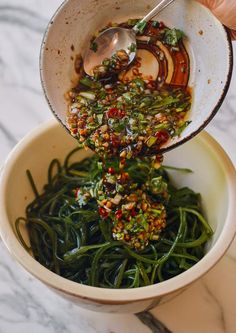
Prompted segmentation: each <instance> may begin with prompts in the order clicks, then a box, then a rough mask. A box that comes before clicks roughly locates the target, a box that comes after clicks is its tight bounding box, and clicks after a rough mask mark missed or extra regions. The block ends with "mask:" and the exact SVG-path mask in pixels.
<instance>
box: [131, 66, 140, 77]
mask: <svg viewBox="0 0 236 333" xmlns="http://www.w3.org/2000/svg"><path fill="white" fill-rule="evenodd" d="M132 73H133V74H134V75H135V76H137V75H139V74H140V73H139V70H138V68H136V67H134V68H133V69H132Z"/></svg>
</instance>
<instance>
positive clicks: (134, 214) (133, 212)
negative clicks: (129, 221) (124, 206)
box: [130, 208, 137, 217]
mask: <svg viewBox="0 0 236 333" xmlns="http://www.w3.org/2000/svg"><path fill="white" fill-rule="evenodd" d="M130 215H131V216H132V217H134V216H136V215H137V213H136V211H135V210H134V208H133V209H132V210H131V212H130Z"/></svg>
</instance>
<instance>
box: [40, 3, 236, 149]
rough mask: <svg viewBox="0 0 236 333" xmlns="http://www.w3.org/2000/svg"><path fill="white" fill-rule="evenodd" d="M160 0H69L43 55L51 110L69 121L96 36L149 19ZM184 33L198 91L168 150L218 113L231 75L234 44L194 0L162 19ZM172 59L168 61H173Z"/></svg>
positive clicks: (160, 17)
mask: <svg viewBox="0 0 236 333" xmlns="http://www.w3.org/2000/svg"><path fill="white" fill-rule="evenodd" d="M156 3H157V0H146V1H144V0H135V1H131V0H128V1H127V0H117V1H114V0H113V1H111V0H99V1H98V0H80V1H78V0H67V1H64V2H63V4H62V6H61V7H60V8H59V9H58V10H57V12H56V13H55V15H54V17H53V18H52V20H51V22H50V24H49V25H48V28H47V30H46V33H45V36H44V39H43V43H42V48H41V57H40V72H41V81H42V86H43V89H44V92H45V96H46V98H47V101H48V103H49V105H50V108H51V110H52V111H53V113H54V114H55V115H56V116H57V118H58V119H59V120H60V121H61V123H62V124H64V125H65V114H66V110H67V102H66V100H65V98H64V94H65V93H66V92H67V91H68V90H69V89H70V88H71V87H72V86H75V85H76V82H77V80H78V77H77V76H76V72H75V69H74V63H75V59H76V55H78V54H81V55H82V56H83V55H84V52H85V50H86V48H87V47H88V45H89V42H90V39H91V37H92V36H93V34H94V33H95V32H96V31H98V30H99V29H101V28H103V27H104V26H106V25H107V23H108V22H111V21H112V22H116V23H120V22H125V21H127V20H128V19H129V18H139V17H143V16H144V15H145V14H146V13H147V12H148V11H149V10H150V9H151V8H154V7H155V5H156ZM154 19H157V20H159V21H163V22H165V24H166V25H167V26H169V27H175V28H178V29H181V30H183V31H184V33H185V34H186V36H187V39H186V40H185V46H186V48H187V50H188V53H189V58H190V77H189V86H190V87H191V88H192V91H193V101H192V109H191V113H190V119H189V120H190V121H191V123H190V125H189V126H188V127H187V128H186V129H185V130H184V132H183V133H182V135H181V136H180V137H178V138H175V139H173V140H171V141H169V142H168V143H167V144H166V145H165V146H163V148H164V149H165V150H168V149H170V148H174V147H175V146H177V145H179V144H182V143H183V142H185V141H187V140H189V139H190V138H192V137H193V136H194V135H196V134H197V133H198V132H200V131H201V130H202V129H203V128H204V127H205V126H206V125H207V124H208V122H209V121H210V120H211V119H212V118H213V116H214V115H215V114H216V112H217V111H218V109H219V107H220V105H221V104H222V102H223V100H224V98H225V96H226V93H227V90H228V87H229V84H230V79H231V73H232V66H233V64H232V63H233V58H232V44H231V40H230V37H229V35H228V34H227V31H226V30H225V28H224V27H223V26H222V24H221V23H220V22H219V21H217V19H216V18H215V17H214V16H213V15H212V14H211V12H210V11H209V10H208V9H206V8H205V7H203V6H202V5H201V4H199V3H198V2H197V1H194V0H176V1H175V2H174V3H172V4H171V5H170V6H169V7H168V8H166V9H165V10H164V11H163V12H161V13H160V14H159V15H158V16H157V17H156V18H154ZM167 62H168V61H167Z"/></svg>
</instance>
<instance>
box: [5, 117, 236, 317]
mask: <svg viewBox="0 0 236 333" xmlns="http://www.w3.org/2000/svg"><path fill="white" fill-rule="evenodd" d="M74 147H76V141H75V140H74V139H73V138H72V137H71V136H70V135H68V133H67V132H66V131H65V130H64V129H63V128H62V127H61V126H60V125H59V123H58V122H56V121H55V120H52V121H49V122H47V123H45V124H42V125H40V126H39V127H38V128H36V129H35V130H33V131H32V132H31V133H30V134H28V135H27V136H26V137H25V138H24V139H23V140H22V141H21V142H20V143H19V144H18V145H17V146H16V147H15V148H14V150H13V151H12V153H11V154H10V155H9V157H8V159H7V161H6V162H5V164H4V166H3V169H2V172H1V177H0V216H1V222H0V235H1V237H2V240H3V242H4V243H5V245H6V246H7V248H8V250H9V251H10V253H11V254H12V255H13V257H15V259H16V261H18V262H19V263H20V264H21V265H22V266H23V267H24V268H25V269H26V270H27V271H28V272H30V273H31V274H32V275H34V276H35V277H36V278H37V279H39V280H41V281H42V282H43V283H44V284H45V285H47V286H48V287H50V288H52V289H53V290H54V291H56V292H57V293H59V294H61V295H62V296H64V297H66V298H69V299H70V300H72V301H74V302H75V303H78V304H79V305H81V306H83V307H86V308H88V309H91V310H95V311H106V312H124V313H126V312H133V313H135V312H140V311H144V310H147V309H150V308H152V307H154V306H156V305H157V304H162V303H163V302H166V301H168V300H170V299H172V298H173V297H174V296H175V295H176V294H178V293H180V292H181V291H183V290H184V288H186V287H187V286H188V285H189V284H191V283H192V282H194V281H195V280H196V279H198V278H200V277H201V276H202V275H203V274H205V273H206V272H207V271H208V270H209V269H211V268H212V267H213V266H214V265H215V264H216V263H217V262H218V261H219V259H220V258H221V257H222V256H223V254H224V253H225V251H226V250H227V248H228V247H229V245H230V243H231V241H232V240H233V238H234V235H235V231H236V224H235V216H236V206H235V202H236V171H235V169H234V167H233V165H232V163H231V161H230V160H229V158H228V157H227V155H226V153H225V152H224V151H223V149H222V148H221V147H220V146H219V144H218V143H217V142H216V141H214V139H213V138H211V137H210V135H208V134H207V133H205V132H202V133H201V134H200V135H199V136H197V137H196V138H194V139H193V140H191V141H189V142H188V143H186V144H185V145H182V146H180V147H178V148H177V149H174V150H172V151H171V152H169V153H167V154H166V156H165V163H166V164H167V165H173V166H177V167H186V168H190V169H192V170H193V171H194V173H192V174H182V173H176V172H174V171H173V172H172V177H173V179H175V182H176V185H177V186H189V187H191V188H192V189H194V190H195V191H197V192H199V193H201V195H202V202H203V208H204V211H205V214H206V217H207V219H208V221H209V223H210V224H211V226H212V228H213V230H214V236H213V238H212V240H211V241H210V242H209V243H208V246H207V254H206V255H205V257H204V258H203V259H202V260H201V261H200V262H199V263H197V264H196V265H195V266H193V267H192V268H190V269H189V270H187V271H186V272H184V273H182V274H180V275H178V276H176V277H174V278H172V279H170V280H168V281H164V282H161V283H159V284H155V285H152V286H148V287H141V288H136V289H129V290H124V289H123V290H122V289H115V290H114V289H104V288H96V287H90V286H86V285H81V284H78V283H76V282H72V281H69V280H66V279H65V278H62V277H60V276H58V275H56V274H54V273H52V272H51V271H49V270H48V269H46V268H45V267H44V266H42V265H41V264H39V263H38V262H37V261H36V260H35V259H34V258H33V256H31V255H30V254H29V253H28V252H27V251H26V250H25V249H24V248H23V246H22V245H21V243H20V241H19V240H18V239H17V236H16V234H15V228H14V222H15V219H16V218H17V217H19V216H24V215H25V207H26V205H27V204H28V203H29V202H31V201H32V200H33V198H34V194H33V193H32V189H31V187H30V184H29V182H28V179H27V177H26V173H25V171H26V169H30V170H31V172H32V175H33V177H34V179H35V182H36V184H37V187H38V189H39V191H42V189H43V185H44V184H45V183H46V182H47V168H48V165H49V163H50V161H51V160H52V159H53V158H59V159H60V160H61V161H62V160H63V159H64V158H65V156H66V155H67V153H68V152H69V151H70V150H71V149H73V148H74ZM88 154H91V152H88V151H87V152H85V151H84V150H82V151H80V152H79V153H78V156H77V159H78V160H79V159H82V158H83V157H85V156H86V155H88ZM22 232H23V235H24V238H25V240H26V241H28V236H27V235H28V234H27V229H25V228H22ZM193 301H194V300H193Z"/></svg>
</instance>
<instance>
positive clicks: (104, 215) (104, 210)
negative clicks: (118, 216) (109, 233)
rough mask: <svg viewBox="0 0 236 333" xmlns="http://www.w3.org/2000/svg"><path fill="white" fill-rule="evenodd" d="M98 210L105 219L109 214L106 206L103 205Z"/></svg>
mask: <svg viewBox="0 0 236 333" xmlns="http://www.w3.org/2000/svg"><path fill="white" fill-rule="evenodd" d="M98 212H99V215H100V216H101V217H103V218H104V219H105V218H107V217H108V215H109V214H108V211H107V210H106V209H105V208H103V207H99V210H98Z"/></svg>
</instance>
